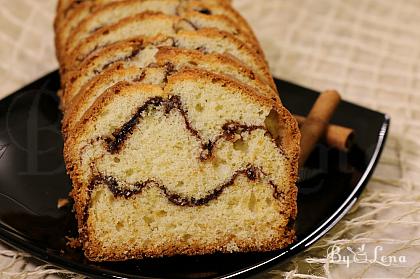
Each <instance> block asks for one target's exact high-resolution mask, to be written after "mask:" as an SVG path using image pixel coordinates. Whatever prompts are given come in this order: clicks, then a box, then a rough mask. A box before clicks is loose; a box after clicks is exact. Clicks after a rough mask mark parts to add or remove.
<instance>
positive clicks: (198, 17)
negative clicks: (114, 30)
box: [68, 0, 258, 51]
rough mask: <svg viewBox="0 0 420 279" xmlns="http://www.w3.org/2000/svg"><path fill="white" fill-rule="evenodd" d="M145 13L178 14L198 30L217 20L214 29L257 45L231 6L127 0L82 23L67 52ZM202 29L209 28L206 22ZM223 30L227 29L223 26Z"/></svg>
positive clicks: (189, 2)
mask: <svg viewBox="0 0 420 279" xmlns="http://www.w3.org/2000/svg"><path fill="white" fill-rule="evenodd" d="M146 11H153V12H162V13H164V14H166V15H179V16H181V17H183V18H184V19H186V20H188V21H189V22H191V23H192V24H194V25H195V26H196V27H197V28H202V27H203V23H202V22H203V21H204V22H206V18H212V19H218V20H219V21H220V23H219V24H218V25H215V26H214V27H219V29H221V28H220V24H229V25H230V26H235V27H236V28H238V30H237V31H235V33H239V32H242V33H243V35H242V36H243V38H246V39H249V40H250V41H252V43H253V44H254V45H255V46H258V42H257V40H256V38H255V36H254V34H253V33H252V31H251V30H250V28H249V27H248V26H247V25H244V24H243V22H242V21H241V20H240V18H238V15H237V14H235V13H234V12H233V9H232V8H231V7H230V6H227V5H209V4H208V3H206V2H205V1H180V0H148V1H137V0H129V1H121V2H115V3H112V4H110V5H105V6H103V7H102V8H99V9H98V10H96V11H95V12H94V13H93V14H91V15H90V16H89V17H88V18H86V19H85V20H83V22H81V23H80V24H79V26H78V27H77V28H75V29H74V30H73V31H72V34H71V35H70V36H69V39H68V46H69V49H70V51H71V50H72V49H74V48H75V47H76V46H78V45H79V44H80V43H81V42H82V40H84V39H85V38H87V37H88V36H89V35H91V34H92V33H94V32H95V31H97V30H100V29H102V28H105V27H107V26H109V25H112V24H115V23H117V22H118V21H120V20H122V19H124V18H128V17H132V16H134V15H136V14H139V13H142V12H146ZM205 27H209V26H208V23H207V24H206V26H205ZM224 29H225V30H226V27H225V28H224ZM230 29H231V30H233V29H234V27H230Z"/></svg>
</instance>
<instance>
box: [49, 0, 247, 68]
mask: <svg viewBox="0 0 420 279" xmlns="http://www.w3.org/2000/svg"><path fill="white" fill-rule="evenodd" d="M132 1H134V2H136V3H143V2H149V1H154V0H132ZM159 1H160V2H162V4H163V5H169V6H171V5H170V3H169V2H165V1H164V0H159ZM169 1H171V0H169ZM118 2H131V1H124V0H81V1H79V0H59V2H58V4H57V16H56V18H55V21H54V27H55V35H56V40H55V41H56V52H57V59H58V61H59V62H60V64H61V63H62V62H63V61H64V53H65V47H66V44H67V42H68V40H69V37H70V35H71V34H72V33H73V31H74V30H75V29H76V28H77V27H78V26H79V25H80V24H82V23H83V21H84V20H88V19H89V18H90V17H91V16H92V14H94V13H95V12H96V11H98V10H99V9H102V8H106V7H107V6H111V5H113V4H115V3H118ZM178 2H179V4H180V5H181V4H182V5H184V4H187V5H189V3H190V2H194V3H195V4H194V5H195V6H198V5H199V3H204V2H205V3H206V4H212V5H217V6H223V7H224V9H225V10H230V11H229V13H228V15H229V16H232V18H235V19H236V20H237V21H238V22H240V23H241V24H242V25H243V26H248V25H245V24H244V23H246V21H245V20H244V19H243V18H241V17H240V15H239V14H238V13H237V12H236V11H234V10H233V9H232V8H231V7H230V4H229V3H230V1H228V0H205V1H204V0H194V1H191V0H178ZM167 9H168V8H166V10H167ZM169 9H170V7H169ZM162 10H165V7H163V8H162ZM204 11H206V10H205V9H204ZM248 28H249V26H248Z"/></svg>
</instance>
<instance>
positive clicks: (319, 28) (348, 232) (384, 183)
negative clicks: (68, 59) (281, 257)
mask: <svg viewBox="0 0 420 279" xmlns="http://www.w3.org/2000/svg"><path fill="white" fill-rule="evenodd" d="M234 3H235V6H236V7H237V8H238V9H239V10H240V11H241V12H242V14H243V15H244V16H245V17H246V18H247V19H248V20H249V22H250V24H251V25H252V26H253V28H254V29H255V31H256V34H257V36H258V37H259V39H260V41H261V44H262V46H263V49H264V50H265V53H266V56H267V59H268V61H269V62H270V66H271V69H272V72H273V74H274V75H275V76H278V77H280V78H282V79H286V80H290V81H293V82H295V83H297V84H301V85H304V86H307V87H310V88H313V89H317V90H324V89H327V88H328V89H329V88H332V89H337V90H339V91H340V92H341V93H342V95H343V97H344V99H346V100H349V101H352V102H355V103H358V104H361V105H364V106H367V107H370V108H372V109H375V110H380V111H383V112H386V113H388V114H389V115H391V117H392V126H391V133H390V136H389V139H388V143H387V146H386V148H385V151H384V154H383V156H382V159H381V161H380V164H379V166H378V168H377V170H376V172H375V173H374V175H373V177H372V179H371V182H370V183H369V185H368V186H367V189H366V191H365V193H364V194H363V196H362V199H361V200H360V202H359V203H358V204H356V205H355V206H354V207H353V209H352V210H351V212H350V213H349V214H347V215H346V217H345V218H344V219H343V220H342V221H341V222H340V223H339V224H338V225H337V226H336V227H335V228H334V229H333V230H332V231H330V232H329V233H328V235H327V236H326V237H324V238H322V239H321V240H319V241H318V242H316V243H315V245H314V246H312V247H311V248H310V249H309V250H307V251H305V252H304V253H301V254H299V255H298V256H297V257H295V258H293V259H292V260H291V261H289V262H286V263H283V264H281V265H279V266H276V267H275V268H274V270H273V271H271V272H269V273H266V274H264V275H260V276H258V277H262V276H264V277H265V276H266V277H268V278H270V277H276V278H281V277H287V278H355V277H357V278H360V277H363V278H408V277H410V278H420V225H419V224H420V217H419V216H420V132H419V131H420V0H397V1H393V0H293V1H292V0H260V1H255V0H236V1H235V2H234ZM55 4H56V1H55V0H36V1H35V0H0V7H1V9H0V98H1V97H4V96H6V95H7V94H8V93H10V92H12V91H13V90H15V89H17V88H19V87H21V86H22V85H24V84H25V83H28V82H30V81H32V80H33V79H35V78H37V77H40V76H42V75H44V74H45V73H47V72H49V71H51V70H54V69H55V68H56V67H57V63H56V60H55V56H54V47H53V32H52V20H53V16H54V8H55ZM337 249H341V250H340V251H338V250H337ZM375 251H376V256H375ZM364 252H367V255H365V256H366V257H365V258H363V257H362V256H363V253H364ZM353 253H355V254H357V255H358V256H357V257H353V256H352V255H353ZM0 256H1V257H0V275H1V276H0V277H1V278H20V277H21V278H38V277H43V276H46V275H47V276H48V277H50V276H51V278H53V277H56V276H63V274H64V273H66V272H65V271H61V273H60V271H59V270H57V269H55V268H54V267H51V266H43V265H42V263H39V262H34V261H33V259H31V258H29V257H28V255H25V254H21V253H17V252H15V251H13V250H12V249H10V248H8V247H7V246H4V245H3V246H1V247H0ZM346 256H348V257H347V258H346ZM381 257H385V258H381ZM381 259H382V260H381ZM387 259H388V261H387ZM354 260H356V262H354ZM384 260H385V261H384ZM387 263H388V264H389V263H391V265H390V266H386V265H388V264H387ZM67 276H71V277H74V276H76V275H67Z"/></svg>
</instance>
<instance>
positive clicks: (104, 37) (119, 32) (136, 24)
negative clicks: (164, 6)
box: [64, 12, 258, 68]
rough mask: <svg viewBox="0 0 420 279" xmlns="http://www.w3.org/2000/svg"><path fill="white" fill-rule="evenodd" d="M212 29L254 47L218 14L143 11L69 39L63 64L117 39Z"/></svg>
mask: <svg viewBox="0 0 420 279" xmlns="http://www.w3.org/2000/svg"><path fill="white" fill-rule="evenodd" d="M206 28H215V29H217V30H219V31H223V32H226V33H228V34H229V35H230V36H232V37H234V38H235V39H237V40H238V41H240V42H241V43H242V44H245V45H248V48H249V49H253V52H255V49H258V46H256V45H255V44H252V42H249V36H248V35H243V34H242V33H240V32H239V31H238V29H237V27H236V26H235V25H234V24H232V23H231V22H230V21H227V20H223V19H222V18H219V17H215V16H212V17H205V16H202V15H200V14H199V15H196V14H194V15H191V16H190V17H179V16H169V15H165V14H162V13H153V12H144V13H141V14H138V15H135V16H133V17H129V18H125V19H123V20H120V21H119V22H117V23H115V24H113V25H110V26H108V27H105V28H101V29H99V30H97V31H96V32H94V33H93V34H91V35H90V36H89V37H87V38H86V39H85V40H84V42H83V43H82V44H80V43H79V41H78V40H76V39H75V40H69V44H68V45H67V46H66V51H65V53H66V54H65V60H64V67H65V68H69V65H77V64H78V63H80V62H82V61H83V60H84V59H85V58H86V57H87V56H88V55H89V54H91V53H92V52H94V51H96V50H97V49H100V48H103V47H105V46H107V45H110V44H113V43H115V42H118V41H122V40H128V39H133V38H135V37H138V36H156V35H175V34H176V33H178V32H179V31H182V30H187V31H194V30H199V29H206Z"/></svg>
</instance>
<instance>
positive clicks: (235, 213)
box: [64, 69, 299, 261]
mask: <svg viewBox="0 0 420 279" xmlns="http://www.w3.org/2000/svg"><path fill="white" fill-rule="evenodd" d="M298 141H299V133H298V130H297V125H296V122H295V121H294V120H293V118H292V117H291V115H290V114H289V113H288V112H287V111H286V110H285V109H284V108H283V107H282V106H281V105H280V104H279V103H278V102H275V101H272V100H270V99H267V98H264V97H262V96H260V95H257V94H256V93H255V92H254V91H253V90H252V89H250V88H249V87H247V86H245V85H242V84H240V83H238V82H236V81H235V80H233V79H230V78H228V77H225V76H221V75H218V74H214V73H210V72H205V71H202V70H198V69H194V70H181V71H179V72H175V73H172V74H168V76H167V78H166V79H164V80H163V84H161V85H147V84H140V83H126V82H125V83H119V84H116V85H115V86H113V87H111V88H110V89H109V90H107V91H106V92H105V93H104V94H102V95H101V97H100V98H98V99H97V100H96V101H95V103H94V104H93V106H91V108H90V109H89V111H88V112H87V114H86V115H85V117H83V119H82V121H81V122H80V123H79V124H78V126H77V128H76V129H75V130H74V132H73V133H72V134H71V135H70V136H69V138H67V139H66V142H65V153H64V154H65V159H66V165H67V169H68V171H69V174H70V176H71V178H72V181H73V190H72V196H73V198H74V200H75V209H76V217H77V221H78V225H79V231H80V237H81V239H82V242H83V248H84V251H85V255H86V257H87V258H88V259H90V260H92V261H119V260H126V259H132V258H136V259H139V258H143V257H161V256H170V255H175V254H185V255H197V254H207V253H213V252H217V251H220V252H244V251H270V250H275V249H279V248H283V247H285V246H287V245H288V244H290V243H291V242H292V241H293V239H294V229H293V223H294V220H295V217H296V186H295V182H296V168H297V157H298V149H299V148H298Z"/></svg>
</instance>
